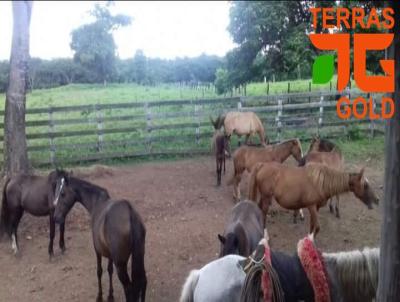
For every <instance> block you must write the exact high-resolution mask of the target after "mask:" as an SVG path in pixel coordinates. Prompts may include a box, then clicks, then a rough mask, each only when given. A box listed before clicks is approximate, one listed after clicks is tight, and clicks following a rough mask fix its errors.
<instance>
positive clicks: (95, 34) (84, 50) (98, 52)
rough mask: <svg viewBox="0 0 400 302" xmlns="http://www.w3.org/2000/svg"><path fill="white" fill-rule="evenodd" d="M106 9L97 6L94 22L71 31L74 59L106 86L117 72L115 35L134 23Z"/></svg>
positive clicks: (129, 18)
mask: <svg viewBox="0 0 400 302" xmlns="http://www.w3.org/2000/svg"><path fill="white" fill-rule="evenodd" d="M108 6H109V4H107V6H100V5H99V4H96V5H95V7H94V9H93V11H91V15H92V16H94V17H95V19H96V20H95V21H94V22H93V23H90V24H85V25H82V26H81V27H79V28H77V29H75V30H74V31H72V33H71V35H72V41H71V45H70V46H71V49H72V50H73V51H75V54H74V60H75V61H76V62H79V63H80V64H82V66H84V67H86V68H87V69H89V70H90V71H91V72H93V73H94V74H95V75H96V76H97V81H98V82H100V81H101V82H103V83H104V85H106V83H107V81H108V80H109V79H110V77H111V76H112V74H113V72H114V66H115V49H116V46H115V42H114V37H113V36H112V32H113V31H114V30H116V29H117V28H118V27H120V26H126V25H129V24H130V23H131V17H128V16H125V15H120V14H119V15H115V16H113V15H111V13H110V11H109V9H108Z"/></svg>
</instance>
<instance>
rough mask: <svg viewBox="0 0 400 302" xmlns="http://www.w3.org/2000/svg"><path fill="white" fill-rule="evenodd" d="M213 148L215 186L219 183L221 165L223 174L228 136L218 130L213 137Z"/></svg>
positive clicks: (227, 149) (227, 150)
mask: <svg viewBox="0 0 400 302" xmlns="http://www.w3.org/2000/svg"><path fill="white" fill-rule="evenodd" d="M213 149H214V153H215V161H216V166H217V186H220V185H221V174H222V165H223V166H224V174H225V157H226V155H227V154H226V153H229V137H228V136H227V135H225V134H224V133H222V132H220V131H218V132H216V134H215V135H214V137H213Z"/></svg>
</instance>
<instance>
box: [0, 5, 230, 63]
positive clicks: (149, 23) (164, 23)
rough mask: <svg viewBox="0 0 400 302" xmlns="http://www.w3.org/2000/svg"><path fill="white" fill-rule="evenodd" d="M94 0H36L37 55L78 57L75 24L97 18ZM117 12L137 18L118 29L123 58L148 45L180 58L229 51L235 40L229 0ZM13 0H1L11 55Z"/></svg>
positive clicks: (3, 50)
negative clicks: (230, 28) (230, 26)
mask: <svg viewBox="0 0 400 302" xmlns="http://www.w3.org/2000/svg"><path fill="white" fill-rule="evenodd" d="M93 5H94V2H90V1H81V2H67V1H66V2H64V1H56V2H42V1H39V2H34V5H33V11H32V20H31V31H30V32H31V46H30V47H31V50H30V53H31V56H32V57H40V58H43V59H51V58H59V57H72V51H71V49H70V47H69V44H70V41H71V36H70V33H71V30H73V29H74V28H77V27H78V26H79V25H81V24H84V23H89V22H90V21H92V19H91V17H90V16H89V15H88V13H87V12H88V10H90V9H91V8H92V7H93ZM112 12H113V13H124V14H126V15H129V16H132V17H133V18H134V20H133V22H132V24H131V25H130V26H128V27H125V28H120V29H118V30H117V31H116V32H115V33H114V38H115V42H116V44H117V47H118V49H117V52H118V54H119V56H120V57H121V58H128V57H133V55H134V53H135V51H136V50H137V49H142V50H143V51H144V53H145V55H146V56H148V57H159V58H174V57H182V56H188V57H193V56H198V55H200V54H201V53H206V54H215V55H220V56H222V55H224V54H225V53H226V52H227V51H228V50H230V49H231V48H233V46H234V44H233V42H232V39H231V37H230V35H229V33H228V32H227V30H226V28H227V26H228V24H229V3H228V2H188V1H185V2H183V1H182V2H178V1H177V2H151V1H149V2H119V1H117V2H116V3H115V6H114V7H113V8H112ZM11 37H12V9H11V2H0V41H1V42H0V43H1V44H0V59H1V60H3V59H8V58H9V57H10V49H11Z"/></svg>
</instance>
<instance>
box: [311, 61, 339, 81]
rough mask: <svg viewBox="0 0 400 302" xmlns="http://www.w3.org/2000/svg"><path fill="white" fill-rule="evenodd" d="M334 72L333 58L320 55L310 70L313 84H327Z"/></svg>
mask: <svg viewBox="0 0 400 302" xmlns="http://www.w3.org/2000/svg"><path fill="white" fill-rule="evenodd" d="M333 72H334V56H333V55H322V56H319V57H317V58H316V59H315V61H314V64H313V70H312V81H313V84H325V83H328V82H329V81H330V80H331V79H332V77H333Z"/></svg>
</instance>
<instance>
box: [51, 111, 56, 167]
mask: <svg viewBox="0 0 400 302" xmlns="http://www.w3.org/2000/svg"><path fill="white" fill-rule="evenodd" d="M53 133H54V121H53V108H52V107H49V143H50V163H51V165H52V167H53V168H55V166H56V146H55V144H54V138H53Z"/></svg>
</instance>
